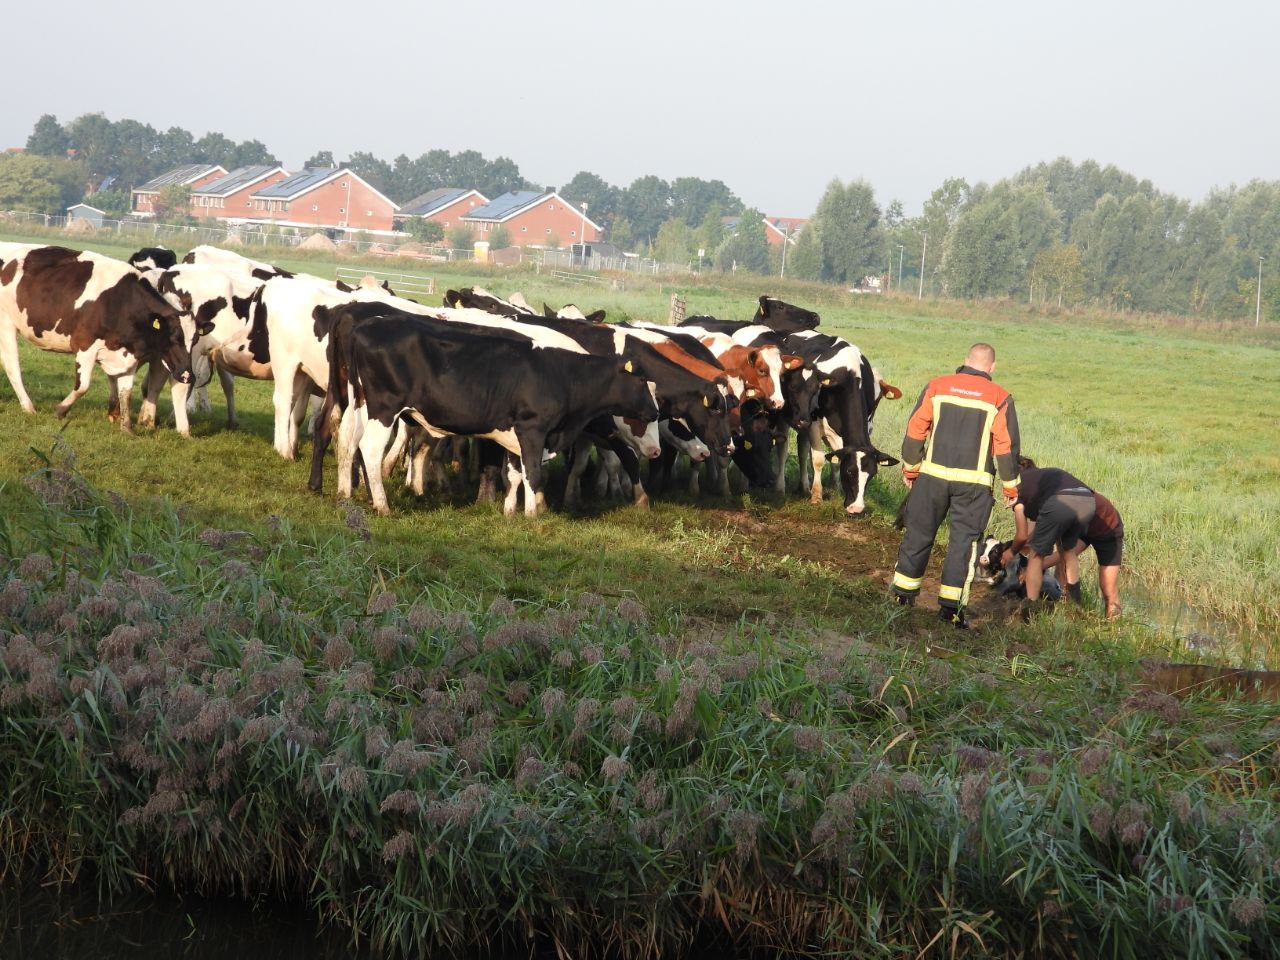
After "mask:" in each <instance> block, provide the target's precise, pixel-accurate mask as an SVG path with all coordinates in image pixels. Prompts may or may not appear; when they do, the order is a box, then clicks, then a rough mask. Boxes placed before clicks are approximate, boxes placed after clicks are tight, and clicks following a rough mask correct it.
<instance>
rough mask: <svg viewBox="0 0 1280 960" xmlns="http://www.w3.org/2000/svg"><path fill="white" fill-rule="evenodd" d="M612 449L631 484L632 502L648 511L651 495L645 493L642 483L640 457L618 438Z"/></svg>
mask: <svg viewBox="0 0 1280 960" xmlns="http://www.w3.org/2000/svg"><path fill="white" fill-rule="evenodd" d="M610 447H611V449H612V450H613V453H614V455H615V456H616V457H617V458H618V461H619V463H620V464H621V466H622V469H623V470H625V471H626V473H627V480H629V481H630V483H631V502H632V503H633V504H634V505H635V506H637V507H640V508H641V509H642V510H648V509H649V495H648V494H647V493H645V492H644V484H643V483H641V482H640V455H639V454H638V453H636V452H635V451H634V450H632V449H631V448H630V447H629V446H627V445H626V444H625V443H623V442H622V441H621V440H618V439H616V438H615V439H614V440H613V442H612V443H611V444H610ZM651 462H656V461H651Z"/></svg>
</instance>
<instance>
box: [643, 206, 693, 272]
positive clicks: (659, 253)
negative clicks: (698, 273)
mask: <svg viewBox="0 0 1280 960" xmlns="http://www.w3.org/2000/svg"><path fill="white" fill-rule="evenodd" d="M695 242H696V241H695V240H694V236H693V231H692V230H690V229H689V225H688V224H687V223H685V222H684V221H683V220H681V219H680V218H679V217H672V218H671V219H670V220H668V221H667V222H666V223H664V224H663V225H662V226H660V227H659V228H658V235H657V237H655V238H654V241H653V256H654V258H655V259H657V260H661V261H662V262H663V263H686V262H688V260H689V257H690V256H691V255H692V254H693V253H694V252H695V249H696V248H695V246H694V244H695Z"/></svg>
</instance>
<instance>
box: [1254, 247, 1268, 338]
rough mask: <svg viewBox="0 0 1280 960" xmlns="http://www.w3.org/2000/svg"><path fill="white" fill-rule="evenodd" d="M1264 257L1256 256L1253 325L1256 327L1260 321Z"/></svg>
mask: <svg viewBox="0 0 1280 960" xmlns="http://www.w3.org/2000/svg"><path fill="white" fill-rule="evenodd" d="M1265 259H1267V258H1266V257H1259V258H1258V302H1257V306H1255V307H1254V314H1253V325H1254V326H1255V327H1256V326H1258V325H1259V324H1261V323H1262V261H1263V260H1265Z"/></svg>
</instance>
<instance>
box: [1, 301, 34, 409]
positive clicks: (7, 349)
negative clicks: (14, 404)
mask: <svg viewBox="0 0 1280 960" xmlns="http://www.w3.org/2000/svg"><path fill="white" fill-rule="evenodd" d="M0 361H2V362H3V363H4V373H5V376H6V377H8V378H9V386H11V387H13V392H14V393H15V394H16V395H17V397H18V404H19V405H20V406H21V407H22V409H23V410H25V411H26V412H27V413H35V412H36V408H35V405H34V404H33V403H32V402H31V398H30V397H29V396H27V390H26V388H25V387H24V386H23V385H22V368H21V367H20V366H19V365H18V330H17V328H16V327H14V325H13V324H11V323H8V322H5V323H4V325H3V328H2V329H0Z"/></svg>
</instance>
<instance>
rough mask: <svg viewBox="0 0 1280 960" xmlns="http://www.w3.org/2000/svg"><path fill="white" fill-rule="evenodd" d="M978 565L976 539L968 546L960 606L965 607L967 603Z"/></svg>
mask: <svg viewBox="0 0 1280 960" xmlns="http://www.w3.org/2000/svg"><path fill="white" fill-rule="evenodd" d="M977 565H978V541H977V540H975V541H973V546H972V547H970V548H969V573H968V575H967V576H965V578H964V592H963V593H962V594H961V595H960V606H962V607H967V606H968V605H969V588H970V587H971V586H973V573H974V571H975V570H976V569H977Z"/></svg>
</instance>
